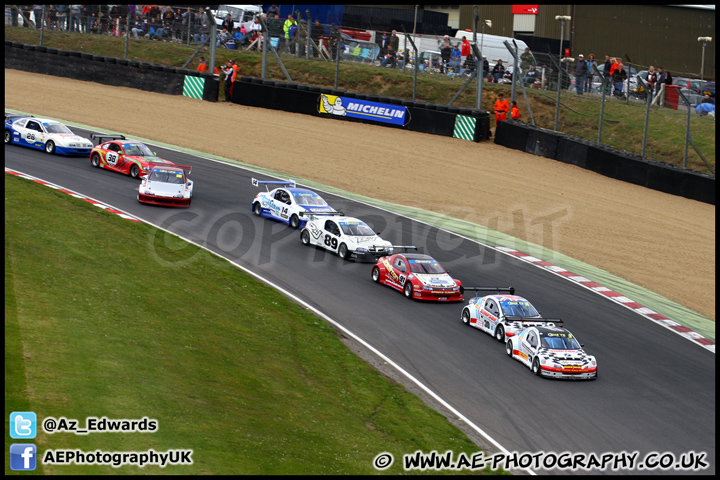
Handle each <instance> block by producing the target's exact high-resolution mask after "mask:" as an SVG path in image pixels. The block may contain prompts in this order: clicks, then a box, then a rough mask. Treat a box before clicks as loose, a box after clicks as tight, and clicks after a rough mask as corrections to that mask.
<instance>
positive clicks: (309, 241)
mask: <svg viewBox="0 0 720 480" xmlns="http://www.w3.org/2000/svg"><path fill="white" fill-rule="evenodd" d="M300 240H302V243H303V244H305V245H315V246H317V247H322V248H325V249H327V250H330V251H331V252H335V253H337V254H338V255H339V256H340V258H342V259H344V260H349V259H358V258H363V259H372V260H377V258H378V257H382V256H385V255H392V252H393V246H392V244H391V243H390V242H388V241H387V240H383V239H382V238H380V237H379V236H378V234H377V233H375V232H374V231H373V229H372V228H370V227H369V226H368V225H367V224H366V223H365V222H363V221H362V220H360V219H357V218H353V217H344V216H339V215H335V216H326V215H316V216H312V215H311V219H310V220H308V222H307V224H306V225H305V228H303V230H302V232H300Z"/></svg>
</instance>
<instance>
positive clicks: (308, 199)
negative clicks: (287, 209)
mask: <svg viewBox="0 0 720 480" xmlns="http://www.w3.org/2000/svg"><path fill="white" fill-rule="evenodd" d="M292 195H293V198H295V203H297V204H298V205H309V206H312V207H324V206H326V205H327V202H326V201H325V200H323V199H322V197H320V195H317V194H315V193H312V192H292Z"/></svg>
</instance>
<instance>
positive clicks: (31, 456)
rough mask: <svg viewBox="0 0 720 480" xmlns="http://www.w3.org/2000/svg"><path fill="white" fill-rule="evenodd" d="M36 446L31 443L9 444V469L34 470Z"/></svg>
mask: <svg viewBox="0 0 720 480" xmlns="http://www.w3.org/2000/svg"><path fill="white" fill-rule="evenodd" d="M36 466H37V447H35V445H33V444H32V443H13V444H12V445H10V470H35V467H36Z"/></svg>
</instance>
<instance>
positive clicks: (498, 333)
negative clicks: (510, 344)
mask: <svg viewBox="0 0 720 480" xmlns="http://www.w3.org/2000/svg"><path fill="white" fill-rule="evenodd" d="M495 338H496V339H497V341H498V342H504V341H505V327H503V326H502V325H498V326H497V327H496V328H495Z"/></svg>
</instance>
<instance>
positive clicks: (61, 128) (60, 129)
mask: <svg viewBox="0 0 720 480" xmlns="http://www.w3.org/2000/svg"><path fill="white" fill-rule="evenodd" d="M44 125H45V130H47V132H48V133H69V134H72V133H73V132H72V130H70V129H69V128H68V127H66V126H65V125H63V124H62V123H50V124H48V123H46V124H44Z"/></svg>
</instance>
